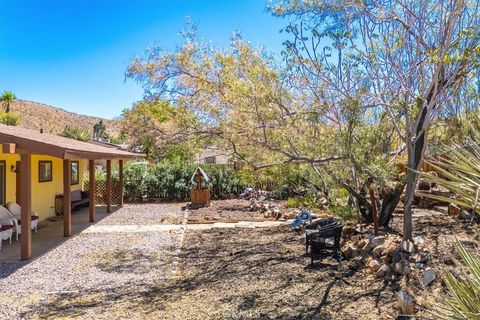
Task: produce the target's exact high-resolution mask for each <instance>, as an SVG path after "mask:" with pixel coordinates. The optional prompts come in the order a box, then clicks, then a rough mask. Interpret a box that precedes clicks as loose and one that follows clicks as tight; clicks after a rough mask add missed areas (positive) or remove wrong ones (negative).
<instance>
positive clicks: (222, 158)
mask: <svg viewBox="0 0 480 320" xmlns="http://www.w3.org/2000/svg"><path fill="white" fill-rule="evenodd" d="M228 161H229V155H228V152H227V150H225V149H223V148H219V147H205V148H203V150H202V151H200V153H199V154H198V155H197V156H196V157H195V163H197V164H228Z"/></svg>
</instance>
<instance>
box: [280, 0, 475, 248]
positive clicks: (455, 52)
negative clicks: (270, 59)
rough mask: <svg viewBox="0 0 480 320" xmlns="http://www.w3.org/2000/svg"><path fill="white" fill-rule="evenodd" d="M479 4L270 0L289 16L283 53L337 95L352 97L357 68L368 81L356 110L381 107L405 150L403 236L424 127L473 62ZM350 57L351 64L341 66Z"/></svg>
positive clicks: (408, 231)
mask: <svg viewBox="0 0 480 320" xmlns="http://www.w3.org/2000/svg"><path fill="white" fill-rule="evenodd" d="M478 5H479V3H478V2H477V1H463V0H460V1H456V0H439V1H402V0H398V1H320V0H317V1H315V0H314V1H288V0H286V1H277V2H274V3H272V4H271V10H272V12H273V13H274V14H276V15H278V16H293V17H295V19H294V20H293V22H292V23H291V24H290V25H289V26H288V28H287V31H289V32H290V34H292V38H293V40H291V41H287V43H286V44H287V56H288V57H290V59H291V60H293V61H294V62H295V63H296V64H297V65H298V66H299V67H300V68H302V69H303V70H305V71H304V72H306V73H309V74H310V76H311V77H313V78H315V79H316V81H317V82H318V83H323V84H325V83H326V84H328V85H329V86H330V87H331V88H332V90H333V92H334V94H335V95H337V96H344V97H348V96H350V95H351V92H352V76H351V75H352V74H359V77H358V79H359V80H361V81H363V82H365V83H367V84H368V85H367V88H368V90H365V91H363V92H362V93H361V101H362V108H368V109H376V110H381V112H382V114H383V115H384V118H383V121H389V122H390V123H391V124H392V126H393V128H394V130H395V136H396V137H398V138H399V139H400V140H401V141H402V144H401V146H400V148H399V151H402V150H405V152H406V155H407V167H408V172H407V177H406V190H405V204H404V205H405V207H404V227H403V237H404V238H405V239H411V238H412V232H413V225H412V211H411V207H412V203H413V198H414V193H415V185H416V179H417V173H416V171H417V170H418V169H419V168H420V166H421V162H422V159H423V157H424V154H425V150H426V148H427V146H428V132H429V129H430V127H431V126H432V124H434V120H435V119H436V117H438V115H439V114H441V113H442V111H443V110H444V108H446V106H447V105H448V104H449V103H450V102H451V100H452V97H454V95H455V93H456V92H458V90H461V89H462V87H463V86H464V85H465V84H466V83H468V81H469V79H470V77H471V76H472V70H474V69H475V67H476V66H477V64H478V54H479V49H480V48H479V34H478V32H477V30H478V29H479V27H480V26H479V17H478V14H479V8H478ZM325 43H327V45H325ZM332 52H334V53H335V54H334V55H332ZM333 57H336V58H337V59H333ZM349 57H351V58H352V59H354V61H356V63H355V65H350V66H348V65H346V64H345V62H344V59H346V58H347V59H348V58H349ZM352 67H353V68H352ZM353 79H355V78H353Z"/></svg>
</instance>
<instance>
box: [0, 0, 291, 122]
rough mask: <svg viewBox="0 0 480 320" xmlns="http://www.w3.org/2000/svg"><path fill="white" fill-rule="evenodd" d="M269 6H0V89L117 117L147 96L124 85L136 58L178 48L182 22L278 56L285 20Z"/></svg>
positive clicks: (209, 1) (206, 0)
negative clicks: (155, 48) (154, 48)
mask: <svg viewBox="0 0 480 320" xmlns="http://www.w3.org/2000/svg"><path fill="white" fill-rule="evenodd" d="M266 4H267V2H266V0H216V1H213V0H203V1H202V0H0V90H1V91H4V90H10V91H13V92H14V93H15V94H16V96H17V97H18V98H20V99H25V100H32V101H38V102H42V103H47V104H51V105H53V106H56V107H60V108H63V109H66V110H69V111H73V112H77V113H83V114H88V115H96V116H102V117H107V118H112V117H115V116H118V115H120V112H121V110H122V109H123V108H125V107H130V106H131V105H132V103H133V102H135V101H138V100H140V99H141V97H142V89H141V88H140V86H139V85H137V84H136V83H134V82H133V81H132V80H129V79H127V80H126V81H125V76H124V73H125V70H126V68H127V66H128V63H129V61H130V59H131V58H132V57H133V56H134V55H138V54H141V53H142V52H143V51H144V50H145V48H146V47H147V46H149V45H150V44H152V43H154V42H155V43H157V44H159V45H160V46H161V47H162V48H167V49H173V48H175V45H176V44H179V43H180V41H181V37H180V36H179V31H180V30H181V29H182V28H183V27H184V26H185V17H186V16H188V17H191V18H192V19H193V20H194V21H196V22H197V23H198V27H199V28H198V29H199V34H200V36H201V37H202V38H203V39H205V40H212V41H213V42H214V43H216V44H218V45H219V46H226V45H228V42H229V37H230V35H231V33H232V32H233V31H235V30H239V31H240V32H241V33H242V35H243V37H244V38H245V39H247V40H250V41H252V43H253V44H254V45H264V46H265V48H266V49H267V50H268V51H270V52H274V53H278V52H280V50H281V48H282V41H283V36H282V34H280V33H279V30H280V29H281V28H283V27H284V26H285V24H286V23H287V21H285V20H282V19H278V18H274V17H272V16H271V15H270V14H269V13H268V12H266V10H265V7H266Z"/></svg>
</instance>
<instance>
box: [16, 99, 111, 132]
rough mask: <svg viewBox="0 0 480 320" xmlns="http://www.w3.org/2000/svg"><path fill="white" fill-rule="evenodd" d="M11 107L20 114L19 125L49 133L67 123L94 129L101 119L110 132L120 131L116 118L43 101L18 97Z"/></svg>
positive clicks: (57, 130) (60, 128) (58, 129)
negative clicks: (60, 106)
mask: <svg viewBox="0 0 480 320" xmlns="http://www.w3.org/2000/svg"><path fill="white" fill-rule="evenodd" d="M10 108H11V111H12V112H15V113H17V114H19V115H20V117H21V118H20V124H19V126H20V127H24V128H29V129H34V130H39V131H40V129H43V131H44V132H47V133H54V134H60V133H62V132H63V128H65V126H66V125H68V126H73V127H82V128H86V129H88V130H93V125H94V124H95V123H97V122H98V121H100V119H101V120H103V123H104V124H105V126H106V127H107V132H108V134H111V135H114V136H116V135H118V133H119V132H120V126H119V124H118V121H116V120H109V119H103V118H99V117H91V116H86V115H81V114H77V113H73V112H69V111H66V110H63V109H60V108H56V107H52V106H49V105H47V104H43V103H38V102H32V101H26V100H20V99H18V100H15V101H13V102H12V104H11V107H10Z"/></svg>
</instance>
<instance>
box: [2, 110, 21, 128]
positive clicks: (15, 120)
mask: <svg viewBox="0 0 480 320" xmlns="http://www.w3.org/2000/svg"><path fill="white" fill-rule="evenodd" d="M0 123H3V124H6V125H9V126H16V125H18V124H19V123H20V115H18V114H16V113H13V112H0Z"/></svg>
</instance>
